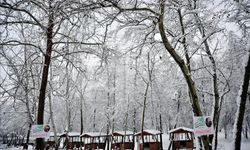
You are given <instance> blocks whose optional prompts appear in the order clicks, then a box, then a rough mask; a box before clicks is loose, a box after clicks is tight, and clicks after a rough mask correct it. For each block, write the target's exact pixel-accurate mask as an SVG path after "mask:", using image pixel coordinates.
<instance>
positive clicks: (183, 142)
mask: <svg viewBox="0 0 250 150" xmlns="http://www.w3.org/2000/svg"><path fill="white" fill-rule="evenodd" d="M168 133H169V140H170V146H172V150H177V149H182V148H185V149H194V148H195V147H194V133H193V129H190V128H185V127H178V128H175V129H172V130H170V131H169V132H168Z"/></svg>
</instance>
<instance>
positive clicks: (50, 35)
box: [36, 0, 54, 150]
mask: <svg viewBox="0 0 250 150" xmlns="http://www.w3.org/2000/svg"><path fill="white" fill-rule="evenodd" d="M49 3H50V4H49V5H50V8H49V9H50V10H49V11H50V14H49V22H48V28H47V49H46V54H45V61H44V65H43V73H42V82H41V88H40V94H39V101H38V112H37V124H43V117H44V105H45V95H46V87H47V82H48V74H49V65H50V60H51V52H52V46H53V42H52V38H53V26H54V23H53V19H54V18H53V13H52V6H51V3H52V0H50V1H49ZM36 149H37V150H43V149H44V140H43V139H42V138H38V139H37V140H36Z"/></svg>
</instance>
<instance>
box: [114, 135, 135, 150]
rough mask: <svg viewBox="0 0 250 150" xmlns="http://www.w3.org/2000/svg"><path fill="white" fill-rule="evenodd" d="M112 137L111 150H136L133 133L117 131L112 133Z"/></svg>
mask: <svg viewBox="0 0 250 150" xmlns="http://www.w3.org/2000/svg"><path fill="white" fill-rule="evenodd" d="M111 137H112V138H111V149H113V150H125V149H126V150H129V149H130V150H133V149H134V133H133V132H132V131H115V132H113V133H112V135H111Z"/></svg>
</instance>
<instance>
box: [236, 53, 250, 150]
mask: <svg viewBox="0 0 250 150" xmlns="http://www.w3.org/2000/svg"><path fill="white" fill-rule="evenodd" d="M249 79H250V53H249V54H248V60H247V65H246V67H245V74H244V79H243V84H242V87H241V90H242V91H240V92H241V93H240V94H241V95H239V99H240V104H239V106H238V110H237V114H236V121H235V123H234V130H235V132H236V133H235V135H234V141H233V142H234V149H235V150H240V146H241V132H242V124H243V120H244V113H245V108H246V107H245V106H246V101H247V91H248V86H249Z"/></svg>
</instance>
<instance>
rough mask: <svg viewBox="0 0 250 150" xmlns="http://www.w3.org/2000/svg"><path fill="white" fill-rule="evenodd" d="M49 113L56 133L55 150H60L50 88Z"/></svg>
mask: <svg viewBox="0 0 250 150" xmlns="http://www.w3.org/2000/svg"><path fill="white" fill-rule="evenodd" d="M52 76H53V74H52V69H50V82H51V83H52ZM48 98H49V111H50V120H51V124H52V129H53V132H54V140H55V150H57V149H58V146H59V145H58V138H57V131H56V125H55V121H54V114H53V108H52V87H50V90H49V95H48Z"/></svg>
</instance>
